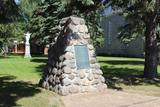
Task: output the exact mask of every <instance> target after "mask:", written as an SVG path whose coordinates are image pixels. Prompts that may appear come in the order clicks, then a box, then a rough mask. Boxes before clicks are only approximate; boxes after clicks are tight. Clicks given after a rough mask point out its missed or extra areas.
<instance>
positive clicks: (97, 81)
mask: <svg viewBox="0 0 160 107" xmlns="http://www.w3.org/2000/svg"><path fill="white" fill-rule="evenodd" d="M98 83H99V80H98V79H95V80H93V81H92V83H91V84H92V85H95V84H98Z"/></svg>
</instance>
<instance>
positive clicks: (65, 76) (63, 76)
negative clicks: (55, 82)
mask: <svg viewBox="0 0 160 107" xmlns="http://www.w3.org/2000/svg"><path fill="white" fill-rule="evenodd" d="M67 77H68V75H67V74H62V75H61V76H60V78H62V79H64V78H67Z"/></svg>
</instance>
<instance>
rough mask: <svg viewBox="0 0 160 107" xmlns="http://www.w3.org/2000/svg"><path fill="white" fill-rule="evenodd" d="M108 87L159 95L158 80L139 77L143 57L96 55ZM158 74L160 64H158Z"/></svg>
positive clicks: (141, 70) (142, 65)
mask: <svg viewBox="0 0 160 107" xmlns="http://www.w3.org/2000/svg"><path fill="white" fill-rule="evenodd" d="M98 60H99V63H100V65H101V69H102V70H103V73H104V77H105V78H106V82H107V84H108V87H109V88H111V89H118V90H123V91H127V92H135V93H141V94H148V95H154V96H160V81H159V80H157V81H151V80H146V79H144V78H142V77H141V75H142V74H143V69H144V59H143V58H124V57H98ZM158 73H159V75H160V66H158Z"/></svg>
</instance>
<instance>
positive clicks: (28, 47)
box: [24, 32, 31, 58]
mask: <svg viewBox="0 0 160 107" xmlns="http://www.w3.org/2000/svg"><path fill="white" fill-rule="evenodd" d="M24 35H25V39H26V42H25V54H24V58H31V53H30V43H29V40H30V36H31V33H29V32H27V33H26V34H24Z"/></svg>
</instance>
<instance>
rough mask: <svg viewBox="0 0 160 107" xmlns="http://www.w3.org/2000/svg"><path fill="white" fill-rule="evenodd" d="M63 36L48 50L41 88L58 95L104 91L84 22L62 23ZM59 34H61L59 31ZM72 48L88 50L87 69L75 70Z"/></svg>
mask: <svg viewBox="0 0 160 107" xmlns="http://www.w3.org/2000/svg"><path fill="white" fill-rule="evenodd" d="M67 20H70V21H71V22H70V23H69V24H68V25H67V26H66V29H65V30H64V34H63V35H62V36H59V37H58V39H56V42H55V44H54V46H52V47H51V48H50V52H49V58H48V59H49V60H48V63H47V66H46V69H45V73H44V74H47V75H43V79H42V84H41V85H42V86H43V87H45V88H47V89H50V90H52V91H55V92H57V93H59V94H61V95H68V94H70V93H78V92H88V91H95V90H103V89H104V87H105V84H104V83H105V79H104V78H103V77H102V74H103V73H102V71H101V70H100V66H99V65H98V63H97V60H96V54H95V50H94V47H93V45H92V44H91V41H90V34H89V33H88V28H87V26H86V25H85V21H84V19H81V18H77V17H67V18H64V19H62V20H61V22H60V25H59V28H60V30H62V29H64V26H65V25H66V21H67ZM60 32H61V31H60ZM74 45H85V46H86V48H87V50H88V55H89V56H88V57H89V64H90V68H89V69H78V70H77V65H76V64H77V63H76V61H77V59H76V58H75V49H74V48H75V47H74Z"/></svg>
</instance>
